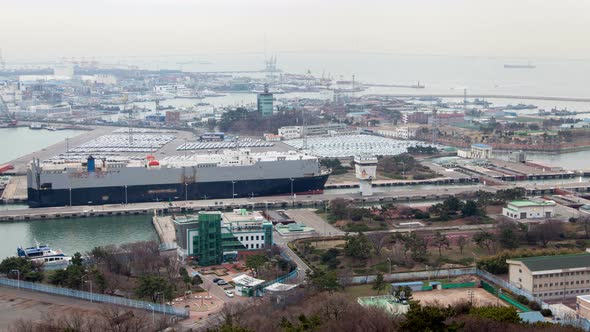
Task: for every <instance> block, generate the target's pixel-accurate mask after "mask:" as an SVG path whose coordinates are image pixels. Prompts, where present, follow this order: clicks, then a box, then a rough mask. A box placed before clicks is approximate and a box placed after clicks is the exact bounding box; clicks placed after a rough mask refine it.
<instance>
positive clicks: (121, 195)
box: [28, 174, 329, 207]
mask: <svg viewBox="0 0 590 332" xmlns="http://www.w3.org/2000/svg"><path fill="white" fill-rule="evenodd" d="M328 176H329V174H324V175H320V176H314V177H304V178H295V179H294V180H293V181H291V179H290V178H287V179H267V180H247V181H235V182H234V183H232V181H225V182H200V183H188V184H184V183H171V184H163V185H141V186H127V187H125V186H119V187H99V188H79V189H76V188H72V190H69V189H45V190H44V189H33V188H29V189H28V203H29V206H30V207H51V206H69V205H102V204H126V203H141V202H161V201H183V200H199V199H218V198H232V195H234V196H235V197H237V198H239V197H252V195H253V196H254V197H259V196H274V195H290V194H291V192H293V193H300V194H314V193H315V194H318V193H322V192H323V190H324V185H325V184H326V181H327V180H328Z"/></svg>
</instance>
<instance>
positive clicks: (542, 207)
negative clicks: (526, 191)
mask: <svg viewBox="0 0 590 332" xmlns="http://www.w3.org/2000/svg"><path fill="white" fill-rule="evenodd" d="M502 214H503V215H504V216H506V217H508V218H511V219H544V218H552V217H553V216H554V215H555V202H554V201H538V202H536V201H529V200H522V201H512V202H508V205H506V207H505V208H503V209H502Z"/></svg>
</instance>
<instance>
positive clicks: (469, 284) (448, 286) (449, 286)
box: [442, 282, 477, 289]
mask: <svg viewBox="0 0 590 332" xmlns="http://www.w3.org/2000/svg"><path fill="white" fill-rule="evenodd" d="M474 287H477V284H476V283H475V282H463V283H453V284H442V289H455V288H474Z"/></svg>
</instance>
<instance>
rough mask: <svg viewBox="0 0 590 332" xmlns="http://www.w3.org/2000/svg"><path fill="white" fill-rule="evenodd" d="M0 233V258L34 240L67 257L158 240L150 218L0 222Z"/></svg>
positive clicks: (124, 217)
mask: <svg viewBox="0 0 590 332" xmlns="http://www.w3.org/2000/svg"><path fill="white" fill-rule="evenodd" d="M0 234H1V239H2V240H1V241H0V259H3V258H5V257H9V256H14V255H16V248H17V247H19V246H32V245H34V244H35V240H37V241H38V242H39V243H40V244H47V245H49V246H50V247H52V248H54V249H56V248H57V249H62V250H63V251H64V253H66V254H70V255H71V254H73V253H75V252H77V251H78V252H80V253H82V254H84V253H85V252H87V251H89V250H92V248H94V247H96V246H105V245H109V244H122V243H128V242H137V241H145V240H157V239H158V236H157V234H156V230H155V229H154V227H153V225H152V221H151V216H150V215H145V216H144V215H142V216H135V215H134V216H116V217H92V218H77V219H48V220H34V221H20V222H0Z"/></svg>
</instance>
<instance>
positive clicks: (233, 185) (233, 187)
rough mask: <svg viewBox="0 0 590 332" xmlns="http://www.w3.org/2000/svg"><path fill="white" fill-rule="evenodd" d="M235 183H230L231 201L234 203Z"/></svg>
mask: <svg viewBox="0 0 590 332" xmlns="http://www.w3.org/2000/svg"><path fill="white" fill-rule="evenodd" d="M235 184H236V181H234V180H232V181H231V200H232V202H235V201H236V187H235Z"/></svg>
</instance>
